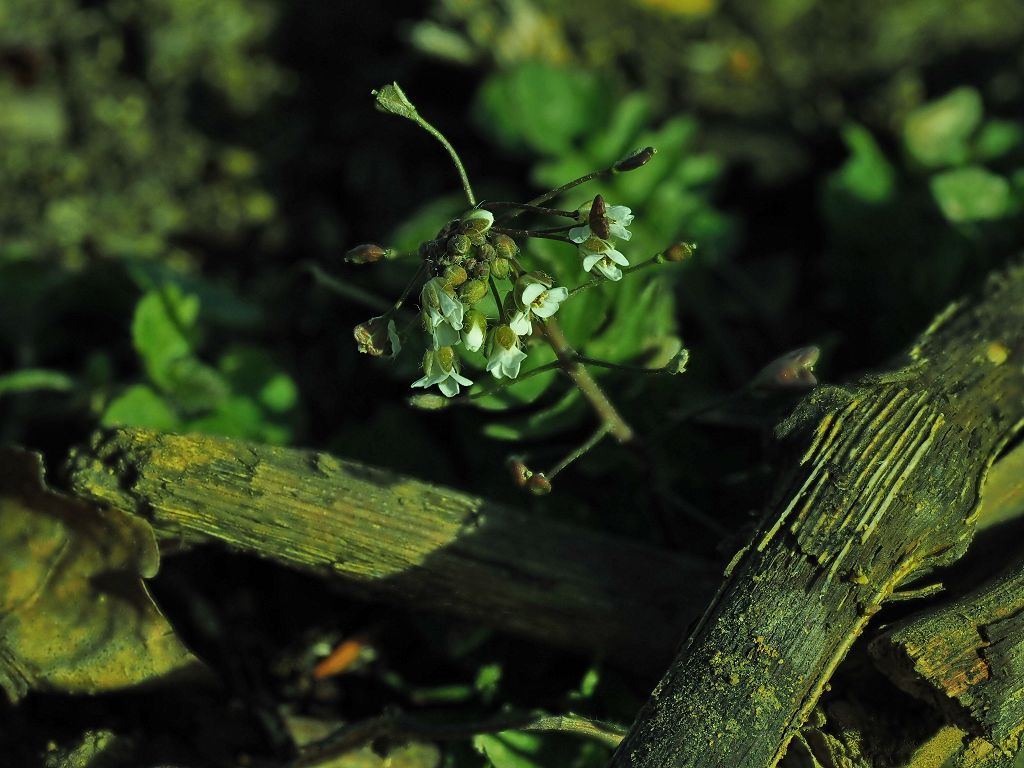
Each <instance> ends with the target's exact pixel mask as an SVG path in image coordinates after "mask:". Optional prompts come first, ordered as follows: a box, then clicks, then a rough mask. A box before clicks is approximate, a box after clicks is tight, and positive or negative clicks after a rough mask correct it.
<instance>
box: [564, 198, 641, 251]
mask: <svg viewBox="0 0 1024 768" xmlns="http://www.w3.org/2000/svg"><path fill="white" fill-rule="evenodd" d="M604 218H605V220H606V221H607V222H608V234H609V235H610V236H611V237H617V238H619V240H629V239H630V238H631V237H632V236H633V233H632V232H630V231H629V230H628V229H626V227H628V226H629V225H630V224H632V223H633V218H634V216H633V213H632V212H631V211H630V210H629V208H627V207H626V206H624V205H610V206H608V207H607V208H606V209H605V213H604ZM593 236H594V233H593V232H592V231H591V229H590V224H589V223H588V224H584V225H583V226H581V227H573V228H572V229H570V230H569V239H570V240H572V241H573V242H574V243H583V242H586V241H587V240H589V239H590V238H591V237H593Z"/></svg>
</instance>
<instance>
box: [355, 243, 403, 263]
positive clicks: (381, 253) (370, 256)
mask: <svg viewBox="0 0 1024 768" xmlns="http://www.w3.org/2000/svg"><path fill="white" fill-rule="evenodd" d="M391 253H392V251H391V250H390V249H389V248H382V247H381V246H379V245H377V244H375V243H363V244H362V245H357V246H356V247H355V248H349V249H348V250H347V251H345V261H347V262H348V263H349V264H373V263H374V262H375V261H380V260H381V259H384V258H387V257H388V256H390V255H391Z"/></svg>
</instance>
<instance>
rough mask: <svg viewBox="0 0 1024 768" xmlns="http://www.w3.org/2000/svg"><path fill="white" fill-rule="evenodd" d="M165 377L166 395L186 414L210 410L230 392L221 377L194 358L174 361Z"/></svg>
mask: <svg viewBox="0 0 1024 768" xmlns="http://www.w3.org/2000/svg"><path fill="white" fill-rule="evenodd" d="M167 377H168V386H167V389H168V395H169V396H171V397H172V398H173V400H174V403H175V405H176V406H177V407H178V409H179V410H181V411H182V412H183V413H185V414H186V415H187V414H196V413H200V412H202V411H209V410H212V409H214V408H216V407H217V406H218V405H220V404H221V403H222V402H223V401H224V399H225V398H226V397H227V396H228V395H229V394H231V388H230V387H229V386H228V383H227V381H225V379H224V377H223V376H221V375H220V373H218V372H217V371H216V370H215V369H213V368H211V367H210V366H208V365H206V364H205V363H203V362H200V361H199V360H197V359H196V358H194V357H182V358H178V359H177V360H173V361H172V362H171V363H170V365H169V366H168V369H167Z"/></svg>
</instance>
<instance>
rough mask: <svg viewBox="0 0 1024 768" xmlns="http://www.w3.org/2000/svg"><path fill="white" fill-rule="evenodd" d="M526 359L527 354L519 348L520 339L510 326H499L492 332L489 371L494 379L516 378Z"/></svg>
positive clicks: (488, 362) (488, 361) (488, 360)
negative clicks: (503, 377)
mask: <svg viewBox="0 0 1024 768" xmlns="http://www.w3.org/2000/svg"><path fill="white" fill-rule="evenodd" d="M525 359H526V353H525V352H523V350H521V349H520V348H519V337H518V336H517V335H516V333H515V331H513V330H512V328H511V327H510V326H507V325H499V326H498V327H497V328H495V329H494V330H493V331H492V332H491V350H490V354H489V355H488V357H487V370H488V371H490V372H491V375H492V376H494V378H496V379H500V378H501V377H502V376H505V377H506V378H509V379H514V378H516V377H517V376H518V375H519V366H520V365H522V363H523V360H525Z"/></svg>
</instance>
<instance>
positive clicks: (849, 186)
mask: <svg viewBox="0 0 1024 768" xmlns="http://www.w3.org/2000/svg"><path fill="white" fill-rule="evenodd" d="M843 141H844V142H845V143H846V146H847V147H848V148H849V150H850V157H849V158H847V160H846V162H845V163H843V165H842V167H840V169H839V170H838V171H836V172H835V173H834V174H832V175H831V176H830V177H829V179H828V185H829V188H830V191H832V192H833V193H835V192H842V193H845V194H846V195H848V196H850V197H853V198H855V199H857V200H860V201H863V202H865V203H870V204H876V205H877V204H880V203H884V202H886V201H888V200H890V199H892V196H893V192H894V191H895V188H896V172H895V170H894V169H893V167H892V164H891V163H890V162H889V161H888V160H887V159H886V157H885V154H884V153H883V152H882V150H881V148H880V147H879V146H878V143H877V142H876V141H875V138H874V137H873V136H872V135H871V132H870V131H868V129H867V128H865V127H864V126H862V125H856V124H851V125H847V126H846V127H845V128H843Z"/></svg>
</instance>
